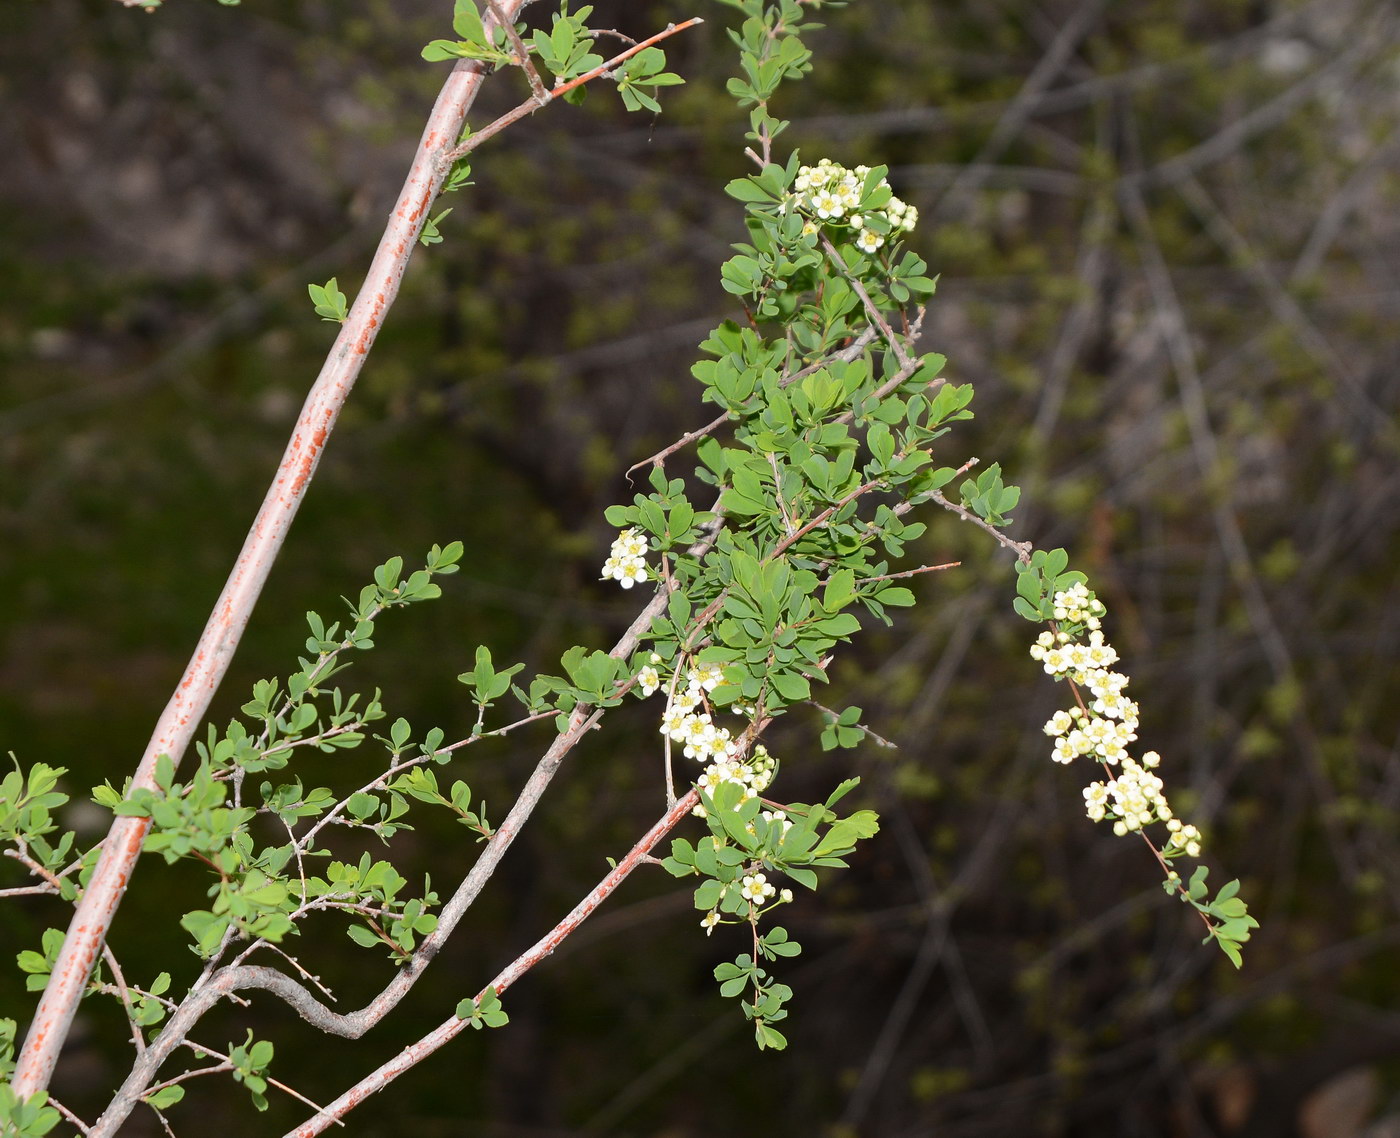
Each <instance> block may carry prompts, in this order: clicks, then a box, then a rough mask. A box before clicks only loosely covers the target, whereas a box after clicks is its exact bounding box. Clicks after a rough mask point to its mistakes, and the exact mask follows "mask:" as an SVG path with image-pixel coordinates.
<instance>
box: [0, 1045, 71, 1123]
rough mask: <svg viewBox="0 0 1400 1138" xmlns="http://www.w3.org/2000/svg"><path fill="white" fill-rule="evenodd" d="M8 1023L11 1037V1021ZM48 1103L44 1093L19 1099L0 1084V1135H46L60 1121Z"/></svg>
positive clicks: (3, 1084) (11, 1090)
mask: <svg viewBox="0 0 1400 1138" xmlns="http://www.w3.org/2000/svg"><path fill="white" fill-rule="evenodd" d="M10 1022H11V1032H12V1037H13V1021H10ZM48 1101H49V1096H48V1092H46V1091H39V1092H38V1093H37V1094H33V1095H30V1096H29V1097H28V1098H26V1099H21V1098H20V1097H19V1096H18V1095H17V1094H15V1090H14V1088H13V1087H11V1086H10V1085H9V1083H0V1134H4V1135H6V1138H11V1136H13V1138H40V1136H41V1135H44V1134H47V1133H48V1132H49V1131H50V1130H52V1129H53V1128H54V1127H55V1126H57V1125H58V1123H59V1119H60V1115H59V1113H58V1111H57V1110H55V1109H54V1108H53V1107H51V1106H49V1105H48Z"/></svg>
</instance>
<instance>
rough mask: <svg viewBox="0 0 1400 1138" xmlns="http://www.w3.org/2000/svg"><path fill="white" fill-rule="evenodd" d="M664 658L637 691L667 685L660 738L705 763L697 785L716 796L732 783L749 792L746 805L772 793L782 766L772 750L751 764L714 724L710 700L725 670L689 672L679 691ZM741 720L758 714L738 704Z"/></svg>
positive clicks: (762, 750) (701, 667) (642, 674)
mask: <svg viewBox="0 0 1400 1138" xmlns="http://www.w3.org/2000/svg"><path fill="white" fill-rule="evenodd" d="M661 662H662V661H661V657H660V656H658V655H657V654H656V653H654V652H653V653H652V655H651V660H650V661H649V662H648V663H646V664H644V665H643V666H642V667H641V668H640V669H639V670H638V672H637V686H638V687H640V688H641V690H642V695H643V696H649V695H652V694H653V693H655V692H656V691H658V690H659V689H660V688H661V687H662V686H663V685H666V686H667V688H668V690H667V699H666V710H665V712H663V713H662V716H661V727H660V728H659V730H660V731H661V734H663V735H665V736H667V737H668V738H669V739H670V740H671V741H672V742H673V743H679V744H681V746H682V753H683V754H684V755H685V757H686V758H688V759H695V760H697V761H698V762H702V763H706V764H707V765H706V767H705V770H704V772H703V773H702V774H701V775H700V777H699V778H698V779H696V781H695V785H696V786H698V787H699V788H700V789H701V790H706V791H709V792H711V793H713V792H714V790H715V788H716V787H717V786H719V785H720V783H723V782H732V783H734V784H735V785H736V786H741V787H743V788H744V795H743V798H742V799H741V800H740V801H741V802H747V801H748V800H749V799H750V798H752V797H753V796H754V795H755V794H762V793H763V792H764V791H765V790H767V789H768V787H769V785H770V784H771V783H772V781H773V776H774V775H775V774H777V766H778V763H777V760H776V759H774V758H773V756H772V755H770V754H769V753H768V749H767V748H766V747H764V746H763V744H762V743H759V744H758V745H756V746H755V747H754V748H753V753H752V754H750V755H749V757H748V758H747V759H745V758H743V756H742V754H741V750H740V744H739V741H738V740H737V739H735V738H734V734H733V732H731V731H730V730H729V728H728V727H721V726H720V725H718V724H717V723H715V721H714V716H713V715H712V714H711V711H710V706H709V702H708V701H707V700H706V698H705V697H706V696H707V695H709V693H710V692H712V691H714V690H715V688H717V687H719V686H720V685H721V684H723V683H725V682H726V681H725V678H724V669H723V666H722V665H720V664H715V663H699V664H693V665H692V666H690V667H689V668H687V669H686V672H685V686H684V687H681V686H680V678H679V676H677V677H676V678H674V679H673V680H671V681H670V682H669V684H668V682H667V677H665V676H664V675H663V674H662V672H661V669H660V667H659V665H660V664H661ZM730 710H731V711H733V712H734V713H735V714H736V715H739V716H749V715H752V714H753V708H751V707H746V706H744V705H743V704H739V703H736V704H734V705H733V706H732V707H731V709H730ZM695 813H697V814H699V815H700V816H702V817H703V816H704V813H705V808H704V807H703V806H697V807H696V808H695Z"/></svg>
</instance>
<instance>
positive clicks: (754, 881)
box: [739, 873, 777, 905]
mask: <svg viewBox="0 0 1400 1138" xmlns="http://www.w3.org/2000/svg"><path fill="white" fill-rule="evenodd" d="M776 892H777V890H776V889H775V888H774V887H773V886H771V885H769V884H768V877H767V875H766V874H762V873H755V874H753V875H752V876H749V877H745V878H744V884H743V887H742V888H741V889H740V890H739V896H741V897H743V898H744V900H745V901H748V902H749V903H750V904H752V905H762V904H763V903H764V902H765V901H767V900H768V898H769V897H771V896H773V894H774V893H776Z"/></svg>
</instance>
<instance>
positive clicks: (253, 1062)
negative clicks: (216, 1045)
mask: <svg viewBox="0 0 1400 1138" xmlns="http://www.w3.org/2000/svg"><path fill="white" fill-rule="evenodd" d="M228 1057H229V1065H230V1066H231V1067H232V1068H233V1080H234V1082H236V1083H242V1084H243V1085H244V1086H245V1087H247V1088H248V1093H249V1094H250V1095H252V1096H253V1105H254V1106H255V1107H257V1109H258V1110H266V1109H267V1096H266V1095H265V1094H264V1093H263V1092H264V1091H266V1090H267V1078H266V1075H267V1068H268V1067H269V1065H271V1063H272V1044H271V1043H269V1042H268V1041H267V1040H266V1039H259V1040H257V1041H256V1042H255V1041H254V1040H253V1033H252V1032H251V1031H249V1032H248V1037H247V1038H246V1039H245V1040H244V1041H243V1042H242V1043H240V1044H239V1045H238V1046H237V1047H235V1046H234V1045H233V1044H232V1043H230V1044H229V1048H228Z"/></svg>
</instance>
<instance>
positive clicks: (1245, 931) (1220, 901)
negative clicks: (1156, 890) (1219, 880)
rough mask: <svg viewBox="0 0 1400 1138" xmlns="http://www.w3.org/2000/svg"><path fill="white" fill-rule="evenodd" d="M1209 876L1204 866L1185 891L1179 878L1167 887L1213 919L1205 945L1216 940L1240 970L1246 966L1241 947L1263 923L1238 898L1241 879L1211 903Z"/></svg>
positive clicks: (1196, 872)
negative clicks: (1207, 881)
mask: <svg viewBox="0 0 1400 1138" xmlns="http://www.w3.org/2000/svg"><path fill="white" fill-rule="evenodd" d="M1209 874H1210V870H1209V868H1208V867H1207V866H1204V865H1200V866H1197V867H1196V871H1195V872H1194V873H1193V874H1192V875H1191V880H1190V881H1189V882H1188V883H1187V884H1186V886H1185V888H1184V890H1183V889H1182V887H1181V884H1180V879H1179V878H1176V877H1175V876H1173V877H1172V878H1169V879H1168V880H1167V882H1166V883H1165V885H1164V888H1165V889H1166V890H1167V892H1168V893H1176V894H1177V895H1178V896H1180V897H1181V899H1182V901H1184V902H1186V903H1187V904H1189V905H1191V906H1192V907H1193V908H1195V909H1196V910H1197V911H1198V912H1200V913H1203V914H1204V915H1205V916H1207V917H1209V918H1211V920H1210V925H1211V930H1210V934H1209V935H1208V936H1207V937H1206V938H1205V940H1204V941H1202V942H1201V943H1202V944H1209V943H1210V942H1211V941H1212V940H1213V941H1215V943H1216V944H1218V945H1219V946H1220V950H1221V951H1222V952H1223V953H1224V954H1225V955H1226V956H1228V957H1229V958H1230V963H1231V964H1233V965H1234V966H1235V967H1236V968H1240V967H1242V966H1243V959H1242V958H1241V956H1240V945H1242V944H1244V942H1245V941H1247V940H1249V936H1250V930H1252V929H1257V928H1258V927H1259V922H1258V921H1256V920H1255V919H1254V918H1253V917H1251V916H1250V915H1249V906H1247V905H1246V904H1245V903H1244V900H1243V899H1242V898H1241V897H1239V896H1238V893H1239V891H1240V883H1239V881H1238V880H1236V881H1230V882H1227V883H1226V884H1224V885H1222V886H1221V887H1220V891H1219V892H1218V893H1216V895H1215V899H1214V900H1213V901H1208V900H1207V898H1208V897H1209V896H1210V890H1209V889H1208V887H1207V886H1206V878H1207V877H1208V876H1209Z"/></svg>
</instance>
